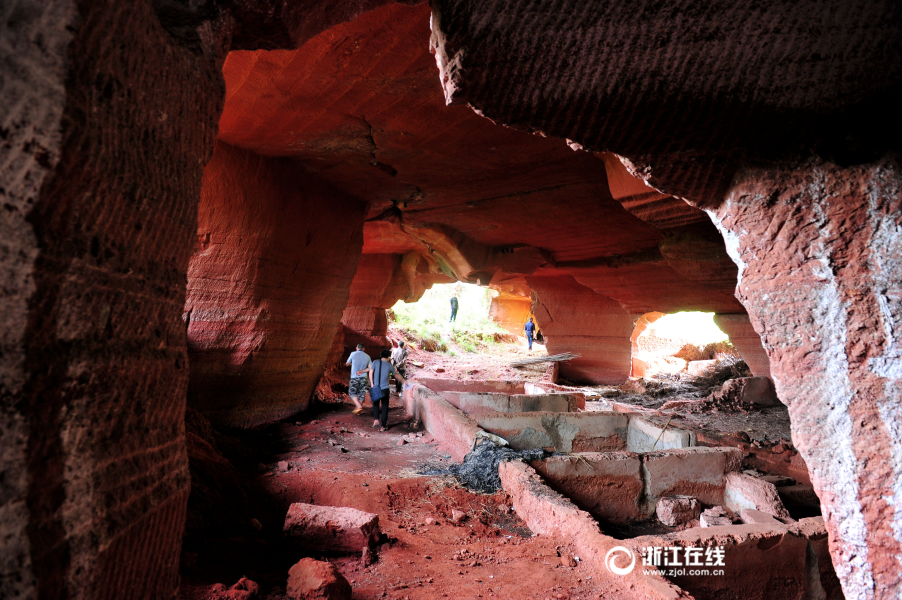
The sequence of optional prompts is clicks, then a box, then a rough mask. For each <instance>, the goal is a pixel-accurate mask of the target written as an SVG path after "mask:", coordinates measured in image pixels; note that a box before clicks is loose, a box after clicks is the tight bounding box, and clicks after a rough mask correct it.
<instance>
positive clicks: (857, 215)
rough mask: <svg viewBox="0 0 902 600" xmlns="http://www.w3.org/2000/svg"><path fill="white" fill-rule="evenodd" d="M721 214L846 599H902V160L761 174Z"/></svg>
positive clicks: (748, 177)
mask: <svg viewBox="0 0 902 600" xmlns="http://www.w3.org/2000/svg"><path fill="white" fill-rule="evenodd" d="M711 214H712V217H713V218H714V219H715V222H716V223H718V225H719V227H720V228H721V230H722V231H723V234H724V237H725V238H726V239H727V245H728V247H730V248H732V250H731V252H732V253H733V258H734V260H736V262H737V264H739V266H740V280H739V286H738V293H739V298H740V300H742V302H743V303H744V304H745V306H746V307H747V308H748V309H749V316H750V318H751V320H752V323H753V324H754V325H755V329H756V330H757V331H760V332H762V342H763V344H764V348H765V349H766V350H767V353H768V356H769V358H770V365H771V374H772V376H773V379H774V383H775V384H776V388H777V394H778V396H779V397H780V400H781V401H782V402H783V403H785V404H786V405H787V406H788V407H789V413H790V417H791V420H792V438H793V443H794V444H795V446H796V447H797V448H798V449H799V452H800V453H801V455H802V457H803V458H804V460H805V463H806V464H807V465H808V469H809V470H810V473H811V481H812V484H813V485H814V489H815V491H816V492H817V494H818V496H819V498H820V500H821V506H822V508H823V511H824V521H825V523H826V525H827V530H828V531H829V532H830V544H831V555H832V557H833V564H834V565H835V566H836V571H837V574H838V575H839V577H840V580H841V581H842V582H843V589H844V591H845V593H846V595H847V597H887V598H889V597H892V596H893V595H894V594H896V595H897V594H898V593H899V591H900V590H902V578H900V577H899V570H898V565H897V564H896V563H893V564H892V565H890V562H891V561H892V559H890V558H888V557H890V556H897V555H899V554H900V553H902V545H900V544H902V542H900V541H899V539H898V537H897V536H896V535H895V533H893V532H894V531H895V528H898V526H899V522H900V521H899V517H898V516H888V515H895V514H896V513H895V512H893V509H892V508H891V504H890V502H891V501H890V499H891V498H895V497H902V487H900V485H902V484H900V482H902V473H900V472H899V463H898V462H897V461H896V460H895V459H894V458H892V457H894V456H896V455H897V454H898V452H899V451H900V450H899V449H900V447H902V440H900V439H899V437H898V435H896V433H894V432H896V431H897V430H898V427H899V415H898V411H896V410H895V409H891V408H890V407H893V406H898V405H899V404H900V402H902V396H900V394H902V386H900V385H899V380H900V379H902V368H900V365H902V353H900V350H899V349H900V348H902V343H900V342H902V340H900V338H902V292H900V282H902V262H900V259H899V257H900V256H902V169H900V166H899V162H898V161H897V160H896V159H888V160H886V161H883V162H880V163H876V164H871V165H865V166H860V167H852V168H848V169H843V168H839V167H836V166H834V165H829V164H814V165H811V166H810V167H809V168H805V169H803V168H800V169H796V170H784V171H764V172H760V171H759V172H749V173H747V174H745V176H744V177H743V178H742V180H741V181H740V182H739V183H738V184H737V186H736V187H735V188H734V189H733V190H732V191H731V193H730V195H729V196H728V197H727V200H726V202H725V203H724V204H723V205H722V206H721V207H720V208H718V209H717V210H716V211H712V212H711ZM892 502H894V501H892ZM865 557H867V558H865ZM875 590H881V592H880V594H882V595H880V594H876V592H875Z"/></svg>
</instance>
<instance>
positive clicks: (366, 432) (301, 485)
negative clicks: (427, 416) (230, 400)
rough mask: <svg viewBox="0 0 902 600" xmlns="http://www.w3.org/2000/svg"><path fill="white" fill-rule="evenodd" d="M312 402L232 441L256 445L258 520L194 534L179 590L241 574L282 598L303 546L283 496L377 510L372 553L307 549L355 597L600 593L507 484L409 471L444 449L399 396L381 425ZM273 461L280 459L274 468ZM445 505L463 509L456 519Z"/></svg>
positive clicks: (188, 594)
mask: <svg viewBox="0 0 902 600" xmlns="http://www.w3.org/2000/svg"><path fill="white" fill-rule="evenodd" d="M321 408H322V409H323V410H322V412H319V413H317V414H315V415H308V417H307V418H305V419H304V421H302V422H299V423H297V424H287V423H282V424H278V425H274V426H270V427H266V428H261V429H257V430H254V431H252V432H249V433H248V434H247V435H244V436H242V437H241V438H239V439H236V440H235V442H233V443H234V444H236V445H240V446H241V449H240V450H239V451H240V452H242V453H246V457H250V456H253V457H254V460H245V461H244V464H243V465H241V468H240V469H239V470H240V474H241V477H242V480H243V482H244V483H245V484H246V485H247V486H248V488H250V489H251V490H252V492H251V494H250V495H251V496H252V500H251V504H252V505H253V506H254V507H255V508H256V509H257V510H258V511H259V513H260V514H259V515H258V516H257V517H255V518H257V520H258V521H259V522H260V523H261V524H262V529H261V530H259V531H255V530H253V529H251V528H246V529H247V532H245V535H244V536H234V535H232V536H226V537H224V538H220V537H215V536H210V537H206V538H203V539H198V538H195V539H194V540H193V542H192V544H191V545H190V547H188V548H186V553H187V554H188V556H187V557H183V573H184V575H183V577H184V580H183V585H182V589H181V593H180V596H179V597H180V598H182V599H183V600H202V599H204V600H205V599H209V598H214V597H216V595H215V594H214V593H213V592H212V589H213V584H215V583H223V584H225V585H226V586H230V585H232V584H233V583H235V582H236V581H237V580H238V579H239V578H240V577H242V576H246V577H248V578H250V579H251V580H253V581H255V582H257V583H258V584H259V585H260V586H261V592H262V593H261V596H260V597H261V598H266V599H269V600H277V599H278V600H281V599H282V598H283V597H284V596H283V594H284V590H285V584H286V579H287V572H288V569H289V568H290V567H291V565H292V564H294V563H295V562H297V561H298V560H300V559H301V558H303V557H304V556H305V554H304V553H303V551H301V550H299V549H296V548H292V547H291V545H290V544H289V543H287V542H285V541H284V540H282V539H281V519H284V515H285V513H286V512H287V510H288V507H289V505H290V504H291V503H292V502H307V503H314V504H319V505H332V506H349V507H353V508H357V509H360V510H364V511H367V512H373V513H376V514H378V515H379V523H380V525H381V528H382V531H383V534H384V536H383V543H382V544H381V545H380V546H379V549H378V555H379V560H378V561H377V562H376V563H374V564H372V565H370V566H367V567H364V566H363V565H362V563H361V560H360V556H320V555H314V556H313V558H317V559H321V560H328V561H330V562H332V563H333V564H335V565H336V566H337V567H338V569H339V570H340V571H341V573H342V574H343V575H344V576H345V577H346V578H347V579H348V581H349V582H350V583H351V585H352V586H353V589H354V598H355V599H358V598H359V599H364V598H411V599H415V598H422V599H433V598H449V597H450V598H492V597H497V598H573V599H576V598H597V597H598V594H597V593H594V588H593V585H592V581H591V578H586V579H583V574H581V572H580V568H579V566H577V567H569V566H565V565H564V564H563V563H564V562H569V558H570V557H572V552H571V551H570V550H569V549H568V548H566V547H563V546H560V545H559V544H556V543H555V541H554V540H552V539H549V538H545V537H541V536H533V534H532V532H530V531H529V530H528V529H527V528H526V527H525V526H524V524H523V523H522V521H520V519H519V518H518V517H517V516H516V514H515V513H514V512H513V511H512V510H511V508H510V505H509V502H508V499H507V497H506V495H505V494H504V493H498V494H494V495H479V494H474V493H471V492H469V491H467V490H465V489H462V488H459V487H457V486H456V485H455V483H454V482H453V481H451V480H449V479H448V478H443V477H422V476H417V473H418V472H420V471H425V470H427V469H429V468H436V467H440V466H441V465H446V464H448V463H450V459H449V457H448V455H447V454H444V453H443V452H442V451H441V450H440V449H439V448H438V447H437V445H436V444H435V443H434V442H432V441H431V438H430V436H429V435H428V434H426V433H424V432H422V431H419V432H418V431H415V430H414V429H412V428H411V426H410V423H409V422H408V421H407V419H406V417H405V415H404V412H403V409H402V408H401V407H400V404H398V405H397V406H394V407H393V408H392V409H391V411H390V415H389V423H390V428H389V430H388V431H387V432H384V433H381V432H379V431H376V430H374V429H372V428H371V427H370V424H371V422H372V418H370V416H369V415H361V416H354V415H352V414H351V412H350V409H351V407H350V406H348V405H337V406H329V407H321ZM235 450H236V449H235V448H234V447H233V451H235ZM254 461H259V462H258V463H254ZM279 461H287V462H288V463H289V470H288V471H285V472H282V471H280V469H279V466H278V463H279ZM252 463H253V464H252ZM454 509H456V510H459V511H462V512H463V513H465V514H466V517H464V519H462V520H461V521H459V522H454V521H453V520H452V510H454ZM251 531H253V533H248V532H251ZM562 556H563V559H562ZM186 558H187V560H185V559H186ZM185 562H188V563H190V566H187V565H185V564H184V563H185Z"/></svg>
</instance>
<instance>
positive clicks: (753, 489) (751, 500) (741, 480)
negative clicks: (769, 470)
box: [724, 473, 789, 519]
mask: <svg viewBox="0 0 902 600" xmlns="http://www.w3.org/2000/svg"><path fill="white" fill-rule="evenodd" d="M725 479H726V486H725V488H724V504H725V505H726V506H727V508H729V509H730V510H732V511H733V512H735V513H741V512H742V510H743V509H754V510H760V511H761V512H764V513H767V514H770V515H773V516H775V517H777V518H778V519H789V513H788V512H787V511H786V508H785V507H784V506H783V501H782V500H780V496H779V495H778V493H777V488H776V486H774V484H772V483H769V482H767V481H764V480H762V479H760V478H757V477H750V476H748V475H744V474H742V473H728V474H727V476H726V477H725ZM781 489H785V488H781Z"/></svg>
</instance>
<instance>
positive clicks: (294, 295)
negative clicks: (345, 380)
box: [185, 143, 384, 427]
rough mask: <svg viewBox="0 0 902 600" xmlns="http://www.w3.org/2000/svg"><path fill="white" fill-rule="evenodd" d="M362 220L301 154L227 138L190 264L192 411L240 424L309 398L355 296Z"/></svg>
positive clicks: (277, 414)
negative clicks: (261, 150)
mask: <svg viewBox="0 0 902 600" xmlns="http://www.w3.org/2000/svg"><path fill="white" fill-rule="evenodd" d="M362 227H363V205H362V204H361V203H360V201H359V200H357V199H355V198H351V197H349V196H347V195H346V194H344V193H342V192H339V191H337V190H335V189H334V188H332V187H331V186H330V185H328V184H326V183H324V182H322V181H320V180H318V179H317V178H315V177H313V176H310V175H304V174H302V173H301V172H300V171H299V170H298V167H297V165H296V164H295V163H294V161H292V160H291V159H285V158H266V157H262V156H260V155H257V154H254V153H251V152H247V151H246V150H241V149H238V148H233V147H230V146H228V145H226V144H222V143H219V144H217V146H216V150H215V152H214V154H213V158H212V160H211V161H210V162H209V164H207V168H206V169H205V171H204V185H203V189H202V194H201V204H200V214H199V220H198V234H197V248H196V251H195V253H194V256H193V257H192V258H191V263H190V266H189V269H188V282H189V284H188V297H187V300H186V302H185V319H186V321H187V322H188V344H189V355H190V359H191V382H190V386H189V388H188V402H189V404H190V405H191V406H192V407H194V408H196V409H197V410H199V411H200V412H202V413H204V414H205V415H206V416H207V418H209V419H210V420H211V421H212V422H213V423H214V424H219V425H226V426H231V427H234V426H252V425H255V424H258V423H262V422H266V421H272V420H274V419H278V418H282V417H285V416H288V415H289V414H294V413H296V412H298V411H300V410H302V409H304V408H305V407H306V406H307V402H308V401H309V398H310V393H311V392H312V391H313V388H314V386H315V385H316V383H317V381H318V379H319V377H320V374H321V373H320V372H319V369H320V368H321V367H322V366H323V364H324V363H325V361H326V358H327V357H328V354H329V350H330V348H331V347H332V343H333V341H334V339H335V333H336V331H337V329H338V327H339V319H340V318H341V314H342V312H343V311H344V309H345V306H347V303H348V286H349V284H350V282H351V280H352V278H353V276H354V273H355V271H356V266H357V258H358V256H359V253H360V248H361V246H362V241H363V239H362V238H363V236H362ZM383 318H384V315H383Z"/></svg>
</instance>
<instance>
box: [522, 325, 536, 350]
mask: <svg viewBox="0 0 902 600" xmlns="http://www.w3.org/2000/svg"><path fill="white" fill-rule="evenodd" d="M524 329H525V330H526V340H527V341H528V342H529V349H530V350H532V336H533V335H534V334H535V332H536V324H535V323H533V322H532V317H529V321H527V323H526V327H524Z"/></svg>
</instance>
